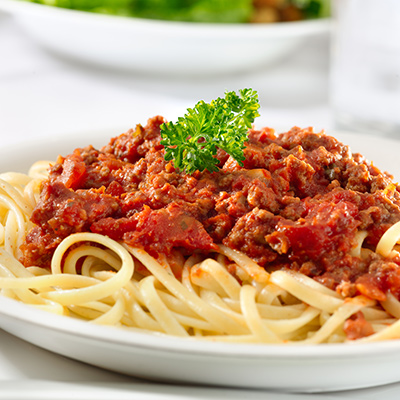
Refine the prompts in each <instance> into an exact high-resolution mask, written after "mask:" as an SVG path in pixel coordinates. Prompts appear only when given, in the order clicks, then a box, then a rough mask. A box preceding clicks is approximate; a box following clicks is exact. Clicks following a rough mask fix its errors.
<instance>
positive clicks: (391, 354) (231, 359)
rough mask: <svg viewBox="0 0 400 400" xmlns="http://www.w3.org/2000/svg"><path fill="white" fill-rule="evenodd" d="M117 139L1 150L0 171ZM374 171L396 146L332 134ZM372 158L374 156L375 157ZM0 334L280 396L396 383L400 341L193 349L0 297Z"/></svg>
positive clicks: (107, 361)
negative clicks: (1, 331) (372, 164)
mask: <svg viewBox="0 0 400 400" xmlns="http://www.w3.org/2000/svg"><path fill="white" fill-rule="evenodd" d="M119 133H120V132H119V131H117V132H111V133H110V132H107V133H96V134H94V133H83V134H79V135H71V136H68V137H63V138H55V137H53V138H52V139H43V140H36V141H31V142H29V141H27V142H25V143H24V146H23V147H21V148H19V147H17V146H14V147H9V148H4V147H3V148H1V149H0V171H6V170H18V171H24V170H26V169H27V168H28V166H29V165H30V164H31V163H32V162H33V161H35V160H37V159H43V158H45V159H55V157H56V156H57V154H58V153H62V154H63V155H65V154H67V153H69V152H71V151H72V150H73V149H74V148H75V147H78V146H83V145H86V144H89V143H93V144H94V145H95V146H100V145H102V144H105V143H106V142H108V138H109V137H111V136H115V135H117V134H119ZM336 136H338V137H340V139H341V140H342V141H344V142H345V143H348V144H350V145H351V146H352V150H353V151H362V152H363V153H365V154H366V155H367V156H368V157H370V158H373V159H374V161H375V164H376V165H377V166H382V167H383V168H384V169H390V170H391V171H393V172H396V171H400V158H399V157H398V154H400V142H397V141H394V140H389V139H382V138H377V137H373V136H363V135H360V134H346V133H338V134H337V135H336ZM374 155H375V156H374ZM0 328H2V329H4V330H6V331H8V332H10V333H12V334H14V335H16V336H18V337H20V338H22V339H24V340H26V341H28V342H31V343H33V344H35V345H37V346H40V347H42V348H45V349H47V350H50V351H53V352H55V353H58V354H62V355H64V356H67V357H70V358H73V359H76V360H80V361H83V362H86V363H89V364H92V365H95V366H99V367H102V368H106V369H109V370H113V371H117V372H121V373H124V374H128V375H134V376H137V377H142V378H147V379H153V380H158V381H167V382H184V383H199V384H207V385H222V386H231V387H247V388H273V389H279V390H285V391H300V392H313V391H328V390H329V391H331V390H345V389H350V388H361V387H369V386H376V385H382V384H386V383H391V382H396V381H400V375H399V373H398V371H399V368H400V341H399V340H394V341H389V342H381V343H373V344H363V345H359V344H354V343H353V344H347V345H343V344H339V345H318V346H287V347H286V346H272V345H250V344H247V345H246V344H223V343H213V342H196V341H194V340H186V339H181V338H174V337H163V336H157V335H151V334H142V333H132V332H127V331H124V330H122V329H116V328H110V327H103V326H96V325H93V324H89V323H85V322H82V321H78V320H73V319H70V318H67V317H61V316H56V315H52V314H50V313H46V312H43V311H40V310H36V309H34V308H31V307H29V306H26V305H24V304H20V303H18V302H16V301H14V300H10V299H7V298H2V297H0Z"/></svg>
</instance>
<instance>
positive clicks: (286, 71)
mask: <svg viewBox="0 0 400 400" xmlns="http://www.w3.org/2000/svg"><path fill="white" fill-rule="evenodd" d="M40 3H43V4H33V3H30V2H24V1H18V0H0V54H1V59H2V62H1V63H0V132H1V135H2V137H3V136H4V138H5V140H6V141H9V142H18V141H21V142H22V141H24V140H25V138H26V137H27V136H28V137H37V136H47V135H65V134H69V133H71V132H84V131H87V130H90V131H95V130H97V129H102V130H104V129H106V130H107V129H110V130H111V132H113V131H114V130H115V134H118V133H120V130H121V129H122V130H126V129H128V128H129V127H131V126H133V125H135V124H136V123H138V122H140V123H145V122H146V120H147V118H148V117H151V116H153V115H156V114H161V115H164V116H165V117H166V118H168V119H170V120H172V119H174V118H176V117H177V116H178V115H181V114H183V113H184V112H185V111H186V108H187V107H191V106H193V105H194V104H195V103H196V102H197V101H198V100H199V99H204V100H211V99H212V98H215V97H218V96H222V95H223V93H224V92H225V91H226V90H238V89H241V88H244V87H252V88H253V89H255V90H257V91H258V93H259V97H260V102H261V107H262V108H261V117H260V118H259V120H258V121H256V124H257V126H261V125H268V126H271V127H275V128H277V129H289V128H290V127H292V126H293V125H299V126H303V127H305V126H315V127H316V128H317V129H321V128H327V129H329V128H330V127H331V126H332V121H331V112H330V110H329V106H328V102H329V99H328V86H329V77H328V70H329V51H330V31H331V21H330V18H329V17H328V15H329V13H330V11H329V2H328V1H325V0H324V1H322V0H321V1H294V2H287V1H285V0H256V1H255V2H254V4H253V3H251V2H249V1H248V0H236V1H224V0H219V1H197V2H196V1H192V3H198V4H197V8H196V7H194V6H193V7H189V6H187V7H186V8H182V6H180V4H183V3H190V2H188V1H186V2H184V1H166V0H164V1H162V0H158V1H156V0H149V1H145V0H141V1H139V0H137V1H133V2H129V4H131V5H133V6H134V7H133V6H132V7H133V8H131V9H128V8H127V7H126V4H128V2H126V0H55V1H53V0H51V1H50V0H49V1H47V0H43V1H42V0H40ZM44 3H47V5H45V4H44ZM297 3H298V4H299V5H300V6H301V7H296V6H295V4H297ZM210 4H211V6H215V5H216V6H217V11H215V10H214V11H213V10H212V8H210ZM235 4H236V9H234V10H231V7H232V6H233V5H235ZM90 5H92V6H93V7H92V9H91V11H90V12H88V11H84V12H82V11H79V10H71V9H67V8H62V7H72V8H78V9H79V8H80V9H83V10H85V9H88V7H89V6H90ZM145 5H147V6H145ZM168 5H169V6H168ZM195 5H196V4H195ZM118 7H119V8H118ZM124 7H125V8H124ZM218 7H219V8H218ZM179 8H180V9H181V12H177V11H176V10H177V9H179ZM93 10H94V11H96V12H93ZM132 10H137V11H132ZM1 11H2V12H1ZM101 12H105V13H106V14H102V13H101ZM110 13H112V14H123V15H128V14H136V13H137V15H139V16H145V17H152V18H160V19H149V18H145V19H138V18H130V17H126V16H115V15H110ZM161 18H162V19H161ZM166 18H173V19H178V20H182V19H183V20H185V22H182V21H168V20H166ZM218 18H219V19H218ZM281 20H284V21H285V22H278V21H281ZM288 20H290V22H288ZM186 21H196V22H186ZM197 21H202V22H197ZM204 21H208V22H204ZM254 21H258V22H254ZM265 21H268V22H265Z"/></svg>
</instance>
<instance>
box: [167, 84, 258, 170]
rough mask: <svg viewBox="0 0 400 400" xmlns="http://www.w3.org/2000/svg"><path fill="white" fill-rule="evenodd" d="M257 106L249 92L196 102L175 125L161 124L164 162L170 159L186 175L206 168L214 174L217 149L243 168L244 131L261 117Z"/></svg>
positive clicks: (228, 94)
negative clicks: (206, 101) (209, 101)
mask: <svg viewBox="0 0 400 400" xmlns="http://www.w3.org/2000/svg"><path fill="white" fill-rule="evenodd" d="M259 107H260V105H259V103H258V94H257V92H256V91H254V90H252V89H242V90H240V91H239V94H236V93H235V92H226V93H225V97H224V98H220V97H218V98H217V99H216V100H212V101H211V103H205V102H204V101H203V100H201V101H199V102H198V103H197V104H196V105H195V107H194V108H189V109H188V112H187V114H185V116H184V117H179V118H178V121H177V122H176V123H172V122H167V123H165V124H162V125H161V138H162V140H161V144H162V145H163V146H164V147H165V160H167V161H170V160H173V161H174V165H175V167H176V168H178V169H180V170H182V171H185V172H186V173H187V174H192V173H193V172H195V171H197V170H199V171H204V170H205V169H207V170H208V171H210V172H214V171H218V164H219V160H218V159H217V158H216V157H215V156H216V154H217V149H218V147H219V148H221V149H222V150H225V151H226V152H227V153H228V154H229V155H231V156H232V157H233V158H234V159H235V160H236V161H237V162H238V163H239V164H240V165H241V166H242V165H243V160H244V159H245V157H244V154H243V149H244V143H245V142H246V141H247V132H248V129H249V128H251V125H252V123H253V122H254V119H255V118H256V117H258V116H259V115H260V114H259V113H258V109H259Z"/></svg>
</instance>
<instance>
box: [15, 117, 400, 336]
mask: <svg viewBox="0 0 400 400" xmlns="http://www.w3.org/2000/svg"><path fill="white" fill-rule="evenodd" d="M163 122H165V120H164V119H163V118H162V117H154V118H152V119H150V120H149V121H148V123H147V125H146V126H145V127H142V126H140V125H138V126H137V127H136V129H135V130H129V131H128V132H126V133H124V134H122V135H120V136H118V137H116V138H113V139H112V140H111V141H110V143H109V144H108V145H106V146H105V147H103V148H102V149H101V150H96V149H94V148H93V147H91V146H89V147H86V148H83V149H76V150H75V151H74V152H73V153H72V154H70V155H68V156H66V157H59V159H58V160H57V163H56V164H55V165H54V166H53V167H52V169H51V171H50V175H49V179H48V180H47V181H45V182H44V183H43V187H42V190H41V197H40V200H39V202H38V204H37V206H36V208H35V210H34V212H33V214H32V217H31V220H32V222H34V224H35V227H34V228H32V230H31V231H30V232H29V234H28V235H27V237H26V239H25V243H24V244H23V246H22V253H23V259H22V261H23V263H24V265H25V266H30V265H39V266H46V265H47V266H48V265H49V263H50V260H51V257H52V254H53V253H54V250H55V249H56V247H57V246H58V244H59V243H60V242H61V241H62V239H63V238H65V237H67V236H68V235H70V234H72V233H75V232H94V233H100V234H103V235H107V236H109V237H111V238H112V239H115V240H120V241H124V242H125V243H127V244H129V245H130V246H135V247H141V248H143V249H145V250H146V251H148V252H149V253H150V254H151V255H153V256H155V257H160V256H161V255H164V256H167V257H170V258H172V259H173V258H174V257H176V252H177V251H178V252H179V253H180V254H183V255H184V256H185V255H190V254H192V253H193V252H196V251H199V252H201V253H207V252H212V251H213V250H215V249H216V245H217V244H219V243H223V244H224V245H226V246H228V247H230V248H232V249H237V250H240V251H241V252H243V253H245V254H246V255H247V256H249V257H250V258H252V259H253V260H254V261H255V262H257V263H258V264H259V265H261V266H262V267H264V268H266V269H267V270H268V271H273V270H277V269H287V268H289V269H293V270H296V271H299V272H301V273H302V274H304V275H307V276H309V277H312V278H313V279H315V280H316V281H318V282H320V283H322V284H324V285H325V286H327V287H328V288H331V289H335V290H337V291H338V292H340V293H341V294H343V295H344V296H345V297H353V296H356V295H358V294H363V295H365V296H367V297H370V298H372V299H376V300H379V301H382V300H384V299H385V298H386V294H385V293H386V292H387V291H391V292H392V293H393V294H394V295H395V296H396V297H397V298H399V297H400V273H399V272H398V271H399V264H400V260H398V259H396V258H394V259H385V258H383V257H381V256H379V255H377V254H376V253H374V252H373V251H372V252H370V254H369V255H367V256H366V257H364V258H361V257H359V256H357V255H353V253H352V251H353V249H354V248H355V247H356V246H357V243H358V240H359V239H358V233H359V232H360V231H362V232H366V237H365V239H364V242H363V247H365V248H369V249H372V250H374V249H375V247H376V244H377V243H378V241H379V239H380V238H381V236H382V234H383V233H384V232H385V231H386V230H387V229H388V228H389V227H390V226H392V225H393V224H394V223H396V222H398V221H400V208H399V206H400V192H399V187H398V186H397V185H395V184H394V183H393V182H392V177H391V176H390V175H388V174H387V173H382V172H381V171H380V170H379V169H378V168H376V167H375V166H373V165H371V164H369V163H367V161H366V160H365V159H364V158H363V157H362V156H360V155H358V154H355V155H352V154H351V153H350V151H349V148H348V147H347V146H345V145H343V144H342V143H340V142H339V141H337V140H336V139H334V138H332V137H330V136H327V135H325V134H324V133H314V132H313V131H312V129H300V128H293V129H292V130H291V131H289V132H287V133H283V134H281V135H275V133H274V131H273V130H272V129H269V128H264V129H261V130H251V131H250V132H249V141H248V143H247V145H246V148H245V156H246V160H245V161H244V167H243V168H242V167H240V166H239V165H238V163H237V162H236V161H235V160H233V159H232V158H231V157H229V156H228V155H227V154H226V153H224V152H223V151H219V152H218V154H217V157H218V159H219V160H220V165H219V167H220V168H221V169H220V171H218V172H214V173H209V172H207V171H205V172H202V173H200V172H196V173H194V174H193V175H186V174H185V173H182V172H180V171H178V170H176V169H175V168H174V166H173V163H171V162H167V161H165V160H164V149H163V146H161V145H160V128H159V127H160V124H162V123H163ZM174 273H175V274H176V275H179V273H180V271H179V270H174ZM351 324H353V326H354V325H355V324H358V325H359V326H361V325H362V324H361V322H359V321H358V322H354V323H353V322H351V323H349V325H351ZM351 329H353V331H354V330H355V328H349V330H351ZM360 329H361V328H360ZM363 329H364V328H363Z"/></svg>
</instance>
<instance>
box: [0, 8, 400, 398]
mask: <svg viewBox="0 0 400 400" xmlns="http://www.w3.org/2000/svg"><path fill="white" fill-rule="evenodd" d="M0 60H1V62H0V138H1V143H2V144H3V145H7V144H13V143H23V142H24V141H25V140H26V139H27V138H30V139H32V138H36V137H43V136H44V137H50V136H52V137H53V136H54V135H60V136H61V135H67V134H69V133H71V132H72V133H75V132H85V131H91V132H92V131H95V130H102V131H104V130H110V131H111V132H114V133H115V134H119V133H121V132H122V131H124V130H127V129H128V128H130V127H132V126H135V125H136V124H137V123H142V124H143V123H145V122H146V120H147V118H148V117H151V116H153V115H156V114H161V115H164V116H165V117H167V118H168V119H171V120H173V119H174V118H176V117H177V116H178V115H181V114H182V113H184V112H185V110H186V108H187V107H190V106H193V105H194V104H195V103H196V102H197V101H198V100H199V99H205V100H210V99H212V98H215V97H217V96H221V95H222V94H223V93H224V91H226V90H238V89H240V88H244V87H252V88H254V89H256V90H258V92H259V96H260V103H261V117H260V119H259V121H257V124H256V125H258V126H261V125H268V126H271V127H276V128H278V129H289V128H290V127H291V126H294V125H297V126H302V127H306V126H314V127H315V128H316V129H322V128H325V129H326V130H327V131H328V132H331V131H333V123H332V118H331V112H330V109H329V102H328V88H329V79H328V77H329V71H328V65H329V37H328V36H323V37H319V38H315V39H312V40H308V41H307V42H306V43H304V45H303V46H302V47H301V48H299V49H298V51H296V52H295V53H293V54H292V55H290V56H289V57H287V58H285V59H283V60H282V61H281V62H279V63H276V64H275V65H273V66H270V67H265V68H264V69H262V70H258V71H252V72H248V73H241V74H230V75H224V76H208V77H196V78H193V77H192V78H191V77H168V78H166V77H165V76H164V77H162V76H146V75H143V74H129V73H121V72H116V71H112V70H106V69H103V68H100V67H93V66H91V67H90V66H87V65H82V64H79V63H76V62H73V61H71V60H66V59H61V58H57V57H56V56H54V55H53V54H50V53H49V52H47V51H46V50H45V49H43V48H41V47H40V46H39V45H38V44H37V43H35V42H34V41H33V40H31V38H30V37H28V36H27V35H26V34H25V32H24V31H23V30H22V29H21V27H20V26H19V25H17V23H16V21H14V19H13V18H12V17H10V16H9V15H6V14H1V13H0ZM0 380H1V383H0V385H1V389H0V399H26V398H28V399H55V398H57V399H60V398H63V399H64V398H65V399H71V398H76V399H80V398H82V399H98V400H99V399H106V398H113V399H125V398H126V399H128V398H132V396H133V395H136V396H137V397H136V398H141V399H160V400H161V399H178V398H179V399H206V398H207V399H214V398H215V399H225V398H226V399H228V398H229V399H242V398H246V399H249V400H252V399H254V400H256V399H278V400H299V399H303V398H304V399H306V398H310V396H307V395H299V394H284V393H280V394H277V393H272V392H268V391H249V390H233V389H221V388H205V387H194V386H179V385H166V384H157V383H149V382H144V381H140V380H137V379H134V378H130V377H125V376H122V375H118V374H114V373H111V372H107V371H103V370H100V369H98V368H95V367H91V366H88V365H85V364H82V363H79V362H76V361H72V360H69V359H67V358H64V357H62V356H58V355H55V354H52V353H50V352H47V351H45V350H42V349H39V348H37V347H35V346H33V345H31V344H29V343H25V342H23V341H21V340H19V339H17V338H15V337H13V336H11V335H9V334H7V333H6V332H3V331H1V330H0ZM399 396H400V385H389V386H384V387H380V388H374V389H368V390H357V391H348V392H340V393H329V394H317V395H313V398H314V399H317V400H318V399H361V398H362V399H367V400H368V399H374V398H377V397H380V398H385V400H390V399H398V398H399Z"/></svg>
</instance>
